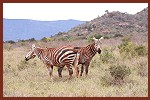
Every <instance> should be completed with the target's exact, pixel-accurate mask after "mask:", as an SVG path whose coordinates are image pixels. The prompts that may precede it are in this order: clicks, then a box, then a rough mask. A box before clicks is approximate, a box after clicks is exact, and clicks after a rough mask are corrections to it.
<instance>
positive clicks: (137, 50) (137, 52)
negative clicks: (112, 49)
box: [118, 38, 148, 58]
mask: <svg viewBox="0 0 150 100" xmlns="http://www.w3.org/2000/svg"><path fill="white" fill-rule="evenodd" d="M118 48H119V52H120V54H121V55H122V56H123V58H125V57H128V58H131V57H135V56H144V55H147V54H148V51H147V49H146V47H145V46H143V45H140V46H137V45H135V44H134V43H133V42H131V41H130V39H128V38H125V39H123V40H122V43H121V44H120V45H119V46H118Z"/></svg>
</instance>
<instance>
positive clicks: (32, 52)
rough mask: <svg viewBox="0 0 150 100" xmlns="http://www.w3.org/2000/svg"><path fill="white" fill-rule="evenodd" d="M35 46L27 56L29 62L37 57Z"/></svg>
mask: <svg viewBox="0 0 150 100" xmlns="http://www.w3.org/2000/svg"><path fill="white" fill-rule="evenodd" d="M35 48H36V47H35V45H34V44H33V45H32V48H31V49H30V51H29V52H28V53H27V55H26V56H25V60H26V61H28V60H29V59H32V58H34V57H35V56H36V54H35Z"/></svg>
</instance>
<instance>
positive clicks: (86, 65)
mask: <svg viewBox="0 0 150 100" xmlns="http://www.w3.org/2000/svg"><path fill="white" fill-rule="evenodd" d="M88 68H89V62H87V63H86V64H85V75H86V76H87V75H88Z"/></svg>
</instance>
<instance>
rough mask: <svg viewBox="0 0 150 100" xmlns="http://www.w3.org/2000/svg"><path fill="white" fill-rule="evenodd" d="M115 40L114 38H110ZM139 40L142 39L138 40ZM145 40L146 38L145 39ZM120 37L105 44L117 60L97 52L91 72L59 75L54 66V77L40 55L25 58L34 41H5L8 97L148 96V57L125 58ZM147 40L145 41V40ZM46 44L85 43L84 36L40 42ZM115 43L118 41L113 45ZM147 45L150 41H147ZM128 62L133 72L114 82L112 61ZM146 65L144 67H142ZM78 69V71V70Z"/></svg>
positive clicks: (41, 44) (4, 84)
mask: <svg viewBox="0 0 150 100" xmlns="http://www.w3.org/2000/svg"><path fill="white" fill-rule="evenodd" d="M110 41H111V42H110ZM138 42H139V41H138ZM141 42H142V41H141ZM120 43H121V40H119V39H111V40H104V43H103V44H104V45H103V48H107V49H109V50H112V53H113V54H114V56H115V58H117V60H116V61H114V62H113V63H112V62H108V63H103V62H102V61H101V59H100V55H98V54H96V55H95V56H94V58H93V59H92V62H91V64H90V68H89V75H88V76H87V77H85V76H82V77H80V78H78V79H77V78H76V77H75V74H73V78H72V79H71V80H68V79H67V78H68V71H67V70H63V73H62V75H63V78H59V77H58V74H57V68H56V67H55V68H54V71H53V74H54V81H51V80H50V78H49V75H48V71H47V69H46V67H45V65H44V64H43V62H42V61H40V60H39V59H38V58H35V59H33V60H30V61H28V62H27V63H26V62H24V57H25V55H26V53H27V52H28V50H29V48H30V46H31V44H32V43H24V44H21V43H20V44H19V43H18V44H14V45H11V44H4V47H3V96H4V97H147V96H148V64H147V63H148V57H147V56H143V57H135V58H132V59H124V60H122V59H121V57H120V54H119V51H118V48H117V45H119V44H120ZM144 43H145V42H144ZM35 44H36V45H38V46H42V47H46V46H47V47H56V46H62V45H68V44H69V45H74V46H85V45H87V44H88V43H87V42H86V41H84V40H78V41H73V42H69V43H67V42H55V41H54V42H52V43H44V42H36V43H35ZM113 44H114V45H113ZM146 45H147V44H146ZM116 63H119V64H125V65H127V66H128V67H130V69H131V74H130V76H128V77H126V78H125V82H124V83H123V84H121V85H115V84H112V81H111V79H112V77H111V76H110V73H109V71H108V69H109V66H110V65H112V64H116ZM141 69H142V70H141ZM74 72H75V71H74Z"/></svg>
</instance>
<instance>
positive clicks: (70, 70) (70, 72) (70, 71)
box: [67, 67, 73, 79]
mask: <svg viewBox="0 0 150 100" xmlns="http://www.w3.org/2000/svg"><path fill="white" fill-rule="evenodd" d="M67 68H68V71H69V79H71V77H72V74H73V70H72V68H71V67H67Z"/></svg>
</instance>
